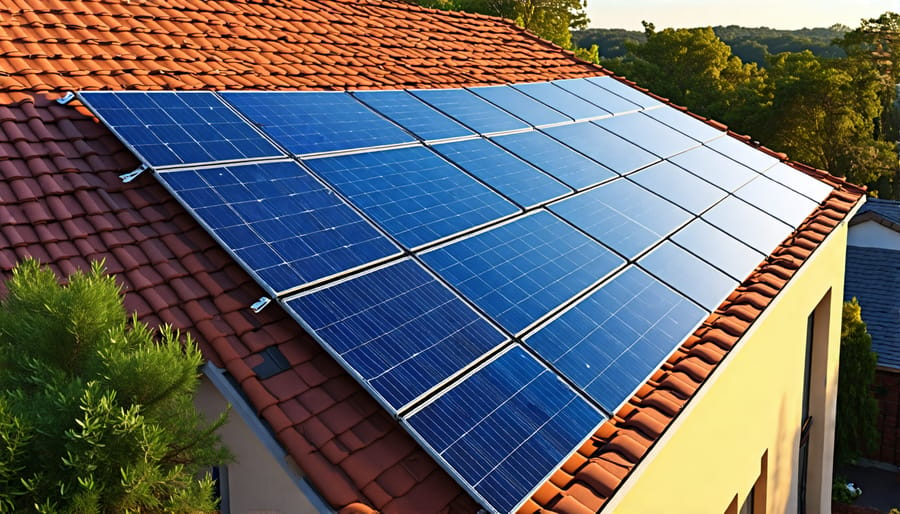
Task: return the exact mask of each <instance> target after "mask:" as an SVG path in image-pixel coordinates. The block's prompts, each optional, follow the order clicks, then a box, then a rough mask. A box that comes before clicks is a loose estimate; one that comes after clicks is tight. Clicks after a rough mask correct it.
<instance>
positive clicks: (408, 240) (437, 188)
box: [304, 147, 519, 248]
mask: <svg viewBox="0 0 900 514" xmlns="http://www.w3.org/2000/svg"><path fill="white" fill-rule="evenodd" d="M304 163H305V164H306V165H307V166H309V167H310V168H311V169H312V170H313V171H314V172H316V173H317V174H318V175H319V176H321V177H322V178H324V179H325V180H326V181H327V182H328V183H330V184H331V185H332V186H334V187H335V188H336V189H337V190H338V191H340V192H341V193H343V194H344V195H345V196H346V197H347V198H348V199H350V201H351V202H352V203H354V204H355V205H356V206H357V207H359V208H361V209H362V210H363V211H364V212H365V213H366V214H368V215H369V216H370V217H371V218H372V219H373V220H375V221H376V222H377V223H378V224H379V225H381V226H382V227H383V228H384V229H385V230H387V231H388V233H390V234H391V235H393V236H394V237H396V238H397V240H398V241H400V242H401V243H402V244H403V245H404V246H406V247H407V248H415V247H418V246H421V245H423V244H426V243H430V242H433V241H436V240H438V239H442V238H444V237H447V236H450V235H453V234H456V233H458V232H460V231H463V230H467V229H471V228H474V227H478V226H481V225H483V224H485V223H489V222H491V221H494V220H497V219H499V218H503V217H505V216H509V215H511V214H514V213H516V212H519V209H518V208H516V206H515V205H513V204H511V203H509V202H508V201H506V200H505V199H504V198H503V197H501V196H500V195H498V194H497V193H495V192H493V191H491V190H490V189H488V188H487V187H485V186H484V185H483V184H481V183H479V182H478V181H476V180H475V179H473V178H472V177H470V176H468V175H466V174H465V173H463V172H462V171H460V170H459V169H457V168H456V167H454V166H453V165H451V164H450V163H448V162H447V161H445V160H444V159H441V158H440V157H438V156H437V155H436V154H434V153H433V152H432V151H431V150H428V149H427V148H424V147H413V148H398V149H393V150H384V151H379V152H370V153H363V154H354V155H343V156H335V157H326V158H320V159H308V160H305V161H304Z"/></svg>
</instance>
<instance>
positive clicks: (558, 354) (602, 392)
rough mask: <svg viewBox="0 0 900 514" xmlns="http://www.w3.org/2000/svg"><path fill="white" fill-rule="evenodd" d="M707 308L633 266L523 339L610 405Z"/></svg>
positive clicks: (646, 374)
mask: <svg viewBox="0 0 900 514" xmlns="http://www.w3.org/2000/svg"><path fill="white" fill-rule="evenodd" d="M706 316H707V313H706V312H704V311H703V309H701V308H699V307H697V306H696V305H695V304H694V303H692V302H690V301H689V300H687V299H686V298H684V297H682V296H681V295H679V294H678V293H676V292H674V291H672V290H671V289H669V288H668V287H666V286H665V285H663V284H662V283H660V282H659V281H658V280H656V279H655V278H653V277H651V276H650V275H648V274H647V273H645V272H644V271H642V270H640V269H639V268H637V267H629V268H627V269H626V270H625V271H624V272H622V273H621V274H619V275H617V276H616V277H614V278H613V279H612V280H610V281H609V282H607V283H606V284H604V285H603V286H601V287H600V288H599V289H598V290H596V291H595V292H593V293H591V294H590V295H589V296H587V297H585V298H584V299H583V300H581V301H579V302H578V303H576V304H575V305H573V306H572V307H570V308H568V309H566V310H565V311H564V312H563V313H562V314H561V315H560V316H558V317H557V318H555V319H553V320H552V321H550V322H549V323H547V324H546V325H544V326H543V327H541V328H539V329H538V330H537V331H536V332H534V333H533V334H531V335H529V336H528V337H527V338H526V339H525V344H526V345H527V346H528V347H530V348H531V349H533V350H534V351H536V352H537V353H538V354H539V355H540V356H541V357H542V358H543V359H545V360H546V361H547V362H549V363H550V364H551V366H553V368H554V369H556V370H557V371H559V372H560V373H562V374H563V375H565V376H566V377H567V378H568V379H569V380H571V381H572V382H573V383H574V384H575V385H576V386H577V387H578V388H580V389H581V390H582V391H584V392H585V393H586V394H587V395H588V396H590V397H591V398H593V399H594V400H595V401H597V402H598V403H599V404H600V405H601V406H603V408H604V409H606V410H607V411H608V412H616V411H617V410H618V408H619V406H620V405H622V403H623V402H625V400H627V399H628V398H629V397H630V396H631V395H632V394H633V392H634V391H635V390H636V389H637V388H638V387H640V385H641V384H643V383H644V382H646V380H647V378H648V377H649V376H650V375H651V374H652V373H653V372H654V371H655V370H656V369H657V368H658V367H659V366H660V364H662V362H663V361H664V360H665V359H666V358H667V357H668V356H669V355H670V354H671V353H672V351H673V350H674V349H675V348H677V347H678V345H680V344H681V343H682V341H684V339H685V338H687V336H688V335H690V334H691V332H693V330H694V329H695V328H696V326H697V325H698V324H699V323H700V322H701V321H702V320H703V319H704V318H705V317H706Z"/></svg>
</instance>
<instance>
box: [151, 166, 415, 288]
mask: <svg viewBox="0 0 900 514" xmlns="http://www.w3.org/2000/svg"><path fill="white" fill-rule="evenodd" d="M159 180H160V181H162V182H163V183H165V184H167V185H168V186H169V188H170V189H171V190H172V191H173V192H174V193H175V194H176V195H177V196H178V197H180V198H181V200H182V201H183V202H184V203H185V204H186V205H187V206H188V207H189V208H190V210H191V211H192V212H193V214H194V216H195V217H197V218H198V219H199V220H200V221H201V222H203V223H205V224H206V225H207V226H208V227H209V228H210V229H211V230H212V233H213V234H214V235H215V236H216V237H218V238H219V239H220V240H221V241H222V242H223V243H224V245H225V246H226V248H228V249H229V250H231V252H232V253H233V254H234V255H235V256H236V257H237V258H238V259H239V260H241V261H242V262H243V263H244V264H245V266H246V267H247V268H248V269H250V270H252V271H253V272H254V273H256V275H257V276H259V278H260V279H261V280H262V281H263V282H264V283H265V284H267V285H268V286H269V288H270V289H271V291H272V292H273V293H278V292H281V291H286V290H288V289H291V288H295V287H298V286H301V285H304V284H307V283H309V282H312V281H315V280H318V279H321V278H325V277H328V276H330V275H334V274H336V273H340V272H343V271H347V270H350V269H353V268H356V267H359V266H362V265H365V264H368V263H370V262H374V261H378V260H380V259H383V258H386V257H388V256H391V255H399V253H400V249H399V248H398V247H397V246H395V245H394V244H393V243H392V242H391V241H390V240H389V239H388V238H387V237H385V236H384V235H382V234H381V233H380V232H379V231H378V230H377V229H376V228H375V227H374V226H372V225H371V224H370V223H369V222H368V221H366V220H364V219H363V218H362V217H361V216H360V215H359V214H357V213H356V211H354V210H353V209H351V208H350V207H349V206H348V205H347V204H345V203H344V202H343V201H341V199H340V198H338V197H337V196H336V195H335V194H334V193H332V192H331V190H329V189H328V188H326V187H325V186H323V185H322V184H321V183H320V182H319V181H317V180H316V179H314V178H313V177H312V176H310V175H309V173H307V172H306V171H305V170H303V169H302V168H301V167H300V166H299V165H298V164H297V163H296V162H293V161H276V162H267V163H260V164H244V165H235V166H228V167H220V168H204V169H190V170H184V171H169V172H163V173H160V174H159Z"/></svg>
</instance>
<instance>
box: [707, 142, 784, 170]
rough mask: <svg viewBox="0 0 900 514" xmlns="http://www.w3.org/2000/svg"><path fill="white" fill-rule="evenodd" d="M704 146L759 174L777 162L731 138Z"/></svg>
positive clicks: (769, 156) (767, 155) (773, 158)
mask: <svg viewBox="0 0 900 514" xmlns="http://www.w3.org/2000/svg"><path fill="white" fill-rule="evenodd" d="M706 146H708V147H710V148H712V149H713V150H715V151H717V152H719V153H721V154H722V155H726V156H728V157H729V158H731V159H734V160H735V161H737V162H739V163H741V164H743V165H744V166H747V167H748V168H751V169H753V170H755V171H757V172H759V173H762V172H764V171H766V170H767V169H769V168H771V167H772V166H775V165H776V164H778V162H779V161H778V159H776V158H775V157H772V156H771V155H769V154H767V153H765V152H762V151H760V150H757V149H756V148H753V147H752V146H750V145H748V144H747V143H745V142H743V141H739V140H737V139H735V138H733V137H720V138H718V139H713V140H712V141H709V142H708V143H706Z"/></svg>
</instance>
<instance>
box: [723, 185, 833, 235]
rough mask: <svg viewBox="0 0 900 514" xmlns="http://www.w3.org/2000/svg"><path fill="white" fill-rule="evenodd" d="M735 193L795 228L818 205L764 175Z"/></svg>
mask: <svg viewBox="0 0 900 514" xmlns="http://www.w3.org/2000/svg"><path fill="white" fill-rule="evenodd" d="M734 195H735V196H737V197H738V198H740V199H742V200H744V201H746V202H747V203H749V204H750V205H754V206H756V207H758V208H760V209H762V210H764V211H766V212H767V213H768V214H770V215H772V216H775V217H776V218H778V219H780V220H781V221H783V222H785V223H787V224H788V225H790V226H791V227H793V228H797V227H799V226H800V224H801V223H803V220H805V219H806V218H807V217H809V215H810V214H812V212H813V210H814V209H815V208H816V207H817V205H818V204H816V202H814V201H812V200H810V199H809V198H806V197H805V196H803V195H801V194H800V193H797V192H795V191H793V190H791V189H788V188H787V187H785V186H782V185H781V184H779V183H778V182H775V181H774V180H769V179H768V178H766V177H764V176H759V177H757V178H755V179H753V180H752V181H751V182H749V183H747V184H746V185H744V186H743V187H741V188H740V189H738V190H737V191H735V192H734Z"/></svg>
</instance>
